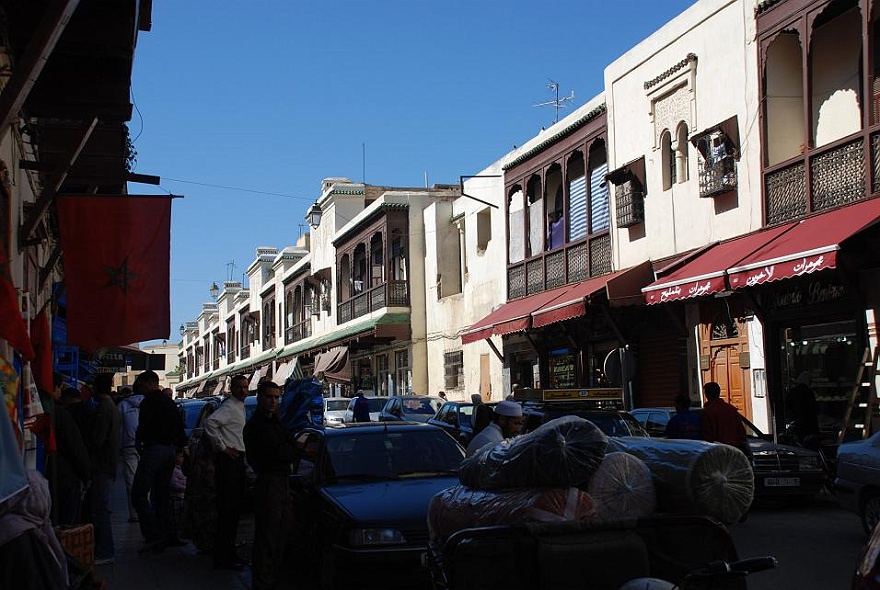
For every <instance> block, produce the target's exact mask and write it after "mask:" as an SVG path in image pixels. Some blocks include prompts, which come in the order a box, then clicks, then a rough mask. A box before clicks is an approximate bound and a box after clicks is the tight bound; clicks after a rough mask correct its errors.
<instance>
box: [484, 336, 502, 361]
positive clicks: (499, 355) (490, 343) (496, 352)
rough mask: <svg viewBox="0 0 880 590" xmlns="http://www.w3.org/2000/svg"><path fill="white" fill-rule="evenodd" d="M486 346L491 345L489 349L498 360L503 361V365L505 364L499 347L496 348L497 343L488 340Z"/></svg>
mask: <svg viewBox="0 0 880 590" xmlns="http://www.w3.org/2000/svg"><path fill="white" fill-rule="evenodd" d="M486 344H488V345H489V348H491V349H492V352H494V353H495V356H497V357H498V360H499V361H501V362H502V363H503V362H504V355H503V354H501V351H500V350H498V347H497V346H495V343H494V342H492V339H491V338H486Z"/></svg>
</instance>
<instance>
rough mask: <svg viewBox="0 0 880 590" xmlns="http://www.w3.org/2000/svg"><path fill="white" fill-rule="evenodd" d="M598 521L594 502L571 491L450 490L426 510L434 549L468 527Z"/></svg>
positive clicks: (455, 488) (573, 489)
mask: <svg viewBox="0 0 880 590" xmlns="http://www.w3.org/2000/svg"><path fill="white" fill-rule="evenodd" d="M597 519H598V515H597V514H596V509H595V507H594V503H593V499H592V498H590V496H589V494H587V493H586V492H585V491H583V490H580V489H578V488H574V487H570V488H543V489H523V490H512V491H509V492H490V491H486V490H474V489H472V488H468V487H465V486H453V487H451V488H448V489H445V490H443V491H442V492H439V493H438V494H436V495H435V496H434V497H433V498H431V503H430V505H429V506H428V531H429V533H430V538H431V543H432V544H434V546H435V547H441V546H442V545H443V543H444V542H445V541H446V539H448V538H449V536H450V535H452V534H453V533H455V532H457V531H460V530H462V529H466V528H470V527H476V526H492V525H504V524H519V523H523V522H568V521H589V520H597Z"/></svg>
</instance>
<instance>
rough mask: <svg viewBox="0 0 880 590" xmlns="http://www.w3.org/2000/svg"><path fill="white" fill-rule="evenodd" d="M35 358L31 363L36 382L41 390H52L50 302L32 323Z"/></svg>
mask: <svg viewBox="0 0 880 590" xmlns="http://www.w3.org/2000/svg"><path fill="white" fill-rule="evenodd" d="M31 336H32V339H31V340H32V342H33V345H34V353H35V358H34V361H33V362H32V363H31V372H32V373H33V376H34V383H36V384H37V388H38V389H40V390H41V391H52V385H53V384H52V332H51V330H50V328H49V304H48V303H47V304H46V305H44V306H43V309H41V310H40V313H38V314H37V317H36V318H34V323H33V324H32V325H31Z"/></svg>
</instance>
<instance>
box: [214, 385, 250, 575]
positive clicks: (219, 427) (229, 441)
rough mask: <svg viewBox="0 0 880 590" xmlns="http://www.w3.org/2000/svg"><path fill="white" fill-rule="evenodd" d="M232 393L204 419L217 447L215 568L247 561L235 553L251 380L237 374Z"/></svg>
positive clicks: (227, 566)
mask: <svg viewBox="0 0 880 590" xmlns="http://www.w3.org/2000/svg"><path fill="white" fill-rule="evenodd" d="M231 387H232V393H231V395H230V396H229V398H227V399H226V401H224V402H223V404H221V405H220V407H219V408H218V409H217V410H216V411H215V412H214V413H213V414H211V415H210V416H208V418H207V420H205V436H207V437H208V440H209V441H210V442H211V446H212V447H213V449H214V479H215V482H216V489H217V537H216V540H215V541H214V568H216V569H235V570H238V569H241V567H242V566H243V565H244V563H243V562H242V561H241V560H239V559H238V556H237V555H236V554H235V537H236V534H237V533H238V519H239V516H240V514H241V498H242V496H243V495H244V487H245V465H244V456H245V449H244V438H243V431H244V398H245V397H247V394H248V379H247V377H245V376H244V375H236V376H235V377H233V378H232V382H231Z"/></svg>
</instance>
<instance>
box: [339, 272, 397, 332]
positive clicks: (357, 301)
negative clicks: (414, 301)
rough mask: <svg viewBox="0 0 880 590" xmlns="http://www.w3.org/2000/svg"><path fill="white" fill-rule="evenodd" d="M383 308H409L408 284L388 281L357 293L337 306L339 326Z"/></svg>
mask: <svg viewBox="0 0 880 590" xmlns="http://www.w3.org/2000/svg"><path fill="white" fill-rule="evenodd" d="M385 307H409V283H408V282H407V281H388V282H387V283H384V284H382V285H378V286H376V287H373V288H372V289H370V290H368V291H364V292H363V293H358V294H357V295H355V296H354V297H352V298H351V299H349V300H348V301H343V302H342V303H340V304H339V305H338V306H337V312H338V314H339V315H338V316H337V317H338V318H339V319H338V321H339V323H340V324H343V323H345V322H348V321H351V320H353V319H355V318H359V317H361V316H365V315H367V314H368V313H371V312H374V311H378V310H380V309H383V308H385Z"/></svg>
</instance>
